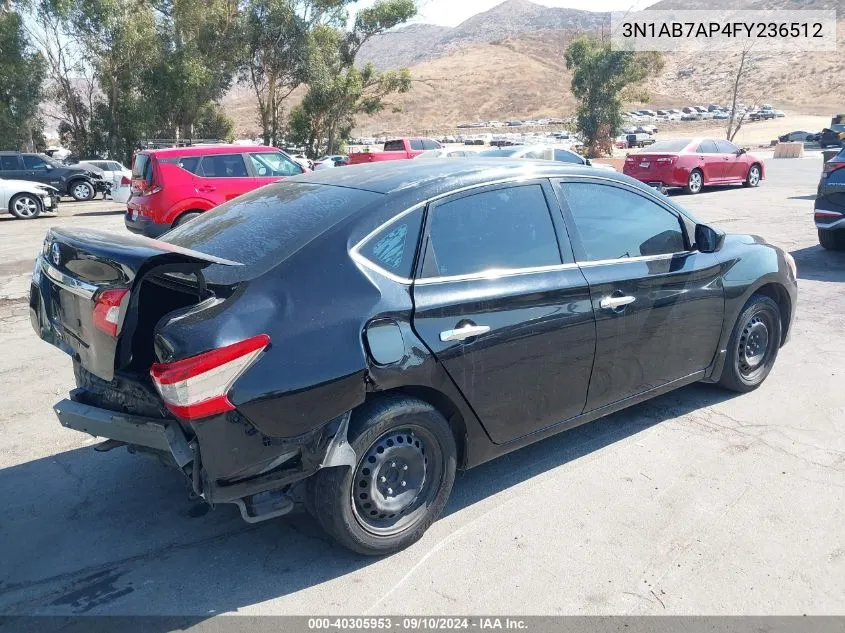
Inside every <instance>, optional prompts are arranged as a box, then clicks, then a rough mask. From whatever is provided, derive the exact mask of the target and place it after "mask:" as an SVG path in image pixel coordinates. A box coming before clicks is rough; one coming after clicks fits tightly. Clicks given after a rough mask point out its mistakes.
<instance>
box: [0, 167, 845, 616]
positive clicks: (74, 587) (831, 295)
mask: <svg viewBox="0 0 845 633" xmlns="http://www.w3.org/2000/svg"><path fill="white" fill-rule="evenodd" d="M820 168H821V159H820V158H818V156H813V157H809V158H807V159H803V160H800V159H796V160H782V161H774V160H772V161H769V174H768V179H767V180H766V181H765V182H764V183H763V184H762V186H761V187H760V188H759V189H751V190H750V189H742V188H722V189H719V190H712V191H707V192H705V193H702V194H701V195H699V196H695V197H684V198H678V200H679V201H680V202H681V203H682V204H685V205H686V206H688V207H689V208H690V209H692V210H693V211H694V212H695V213H696V214H697V215H698V216H699V217H700V218H702V219H703V220H705V221H708V222H711V223H714V224H716V225H718V226H721V227H723V228H724V229H725V230H728V231H731V232H751V233H756V234H759V235H762V236H764V237H765V238H767V239H768V240H770V241H771V242H773V243H775V244H777V245H779V246H781V247H783V248H785V249H787V250H788V251H790V252H791V253H792V254H793V255H794V256H795V259H796V261H797V263H798V271H799V277H800V281H799V284H800V289H799V295H800V300H799V301H800V303H799V307H798V314H797V318H796V322H795V324H794V329H793V334H792V340H791V342H790V343H789V345H787V346H786V347H785V348H783V350H782V351H781V355H780V357H779V359H778V363H777V365H776V367H775V369H774V371H773V373H772V374H771V376H770V377H769V379H768V380H767V382H766V383H765V384H764V385H763V386H762V387H761V388H760V389H758V390H757V391H755V392H753V393H750V394H746V395H742V396H736V395H733V394H728V393H725V392H723V391H721V390H719V389H717V388H715V387H712V386H704V385H692V386H690V387H686V388H683V389H681V390H679V391H676V392H674V393H671V394H668V395H666V396H663V397H660V398H658V399H656V400H653V401H651V402H649V403H645V404H642V405H638V406H636V407H633V408H631V409H629V410H626V411H623V412H621V413H618V414H616V415H613V416H611V417H609V418H606V419H603V420H600V421H597V422H594V423H592V424H589V425H586V426H584V427H580V428H578V429H575V430H573V431H570V432H568V433H564V434H562V435H558V436H556V437H554V438H551V439H549V440H546V441H544V442H541V443H539V444H536V445H534V446H531V447H528V448H526V449H523V450H520V451H518V452H516V453H513V454H511V455H509V456H506V457H504V458H501V459H499V460H496V461H494V462H491V463H488V464H486V465H483V466H481V467H478V468H477V469H474V470H472V471H469V472H467V473H465V474H463V475H461V476H459V478H458V481H457V483H456V485H455V489H454V492H453V496H452V499H451V501H450V503H449V505H448V508H447V511H446V513H445V516H444V517H443V518H442V519H441V520H440V521H438V522H437V523H435V525H434V526H433V527H432V528H431V529H430V530H429V532H428V533H427V534H426V536H425V537H424V538H423V539H422V540H421V541H420V542H419V543H418V544H416V545H414V546H413V547H411V548H410V549H408V550H406V551H404V552H401V553H400V554H397V555H395V556H393V557H390V558H386V559H381V560H373V559H369V558H361V557H358V556H354V555H352V554H350V553H347V552H346V551H345V550H342V549H340V548H339V547H337V546H335V545H333V544H332V543H330V542H329V541H328V540H327V539H326V538H325V537H324V535H323V534H322V533H321V532H320V530H319V529H318V528H317V526H316V525H315V524H314V523H313V522H312V521H311V520H310V519H309V518H308V517H307V516H306V515H304V514H301V513H300V514H296V515H292V516H290V517H287V518H285V519H282V520H275V521H271V522H268V523H263V524H258V525H247V524H246V523H243V522H242V521H241V519H240V517H239V514H238V512H237V510H236V508H235V507H234V506H228V505H224V506H220V507H218V508H216V509H214V510H211V511H209V510H208V509H207V508H206V507H205V506H203V505H201V504H198V503H197V502H196V501H191V500H189V499H188V497H187V494H186V489H185V486H184V485H183V483H182V481H181V480H180V478H179V477H178V475H176V474H175V473H173V472H171V471H168V470H167V469H165V468H164V467H163V466H160V465H158V464H157V463H154V462H151V461H147V460H144V459H142V458H138V457H133V456H131V455H129V454H127V453H126V452H125V451H124V450H122V449H120V450H115V451H112V452H110V453H106V454H97V453H94V452H93V450H92V449H91V446H92V445H93V444H95V443H96V440H93V439H91V438H88V437H86V436H84V435H82V434H80V433H76V432H74V431H69V430H66V429H63V428H61V427H60V426H59V424H58V422H57V421H56V419H55V416H54V415H53V412H52V411H51V405H52V404H53V403H54V402H55V401H56V400H58V399H60V398H61V397H64V395H65V394H66V392H67V391H68V389H69V388H70V387H71V386H72V373H71V366H70V362H69V360H68V359H67V357H65V356H64V355H63V354H62V353H61V352H59V351H58V350H56V349H54V348H52V347H50V346H49V345H47V344H45V343H43V342H41V341H39V340H38V339H37V338H36V336H35V335H34V334H33V332H32V330H31V327H30V325H29V320H28V316H27V309H26V304H25V302H24V296H25V292H26V284H27V278H28V274H29V270H30V268H31V265H32V258H33V256H34V254H35V252H36V251H37V250H38V248H39V245H40V242H41V239H42V237H43V234H44V231H45V230H46V228H47V227H48V226H50V225H51V224H61V225H64V226H98V227H104V228H108V229H114V230H117V231H120V230H123V228H122V219H121V218H120V216H119V215H117V214H118V213H119V212H120V208H119V207H118V206H117V205H114V204H112V203H108V202H101V201H98V202H95V203H86V204H74V203H66V204H64V205H62V207H61V212H60V216H59V217H58V218H47V217H45V218H44V219H39V220H35V221H30V222H22V221H12V220H8V221H6V220H0V252H2V253H3V254H4V257H3V262H2V263H0V380H2V383H3V385H4V387H5V389H4V392H5V402H6V406H5V407H4V408H3V410H2V412H0V428H2V430H3V433H2V437H0V503H2V507H3V508H4V515H3V517H2V519H0V561H2V574H0V614H6V615H8V614H33V613H36V614H79V613H85V614H193V615H194V616H196V617H197V618H199V619H205V618H210V617H213V616H215V615H217V614H221V613H226V612H241V613H248V614H328V613H345V614H363V613H370V614H383V613H389V614H410V613H414V614H449V613H461V614H632V615H633V614H803V613H806V614H845V528H843V526H844V525H845V390H843V389H842V380H843V374H845V344H844V343H845V316H843V314H845V292H843V287H845V286H843V284H845V253H829V252H825V251H822V250H821V248H820V247H819V246H818V243H817V240H816V234H815V229H814V227H813V225H812V206H813V194H814V192H815V188H816V184H817V182H818V176H819V172H820Z"/></svg>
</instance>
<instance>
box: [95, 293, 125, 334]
mask: <svg viewBox="0 0 845 633" xmlns="http://www.w3.org/2000/svg"><path fill="white" fill-rule="evenodd" d="M127 296H129V290H128V289H126V288H115V289H112V290H103V291H102V292H100V293H99V294H98V295H97V296H96V298H95V299H94V327H96V328H97V329H98V330H101V331H102V332H105V333H106V334H108V335H109V336H117V326H118V324H119V322H120V304H121V303H122V302H123V300H124V299H125V298H126V297H127Z"/></svg>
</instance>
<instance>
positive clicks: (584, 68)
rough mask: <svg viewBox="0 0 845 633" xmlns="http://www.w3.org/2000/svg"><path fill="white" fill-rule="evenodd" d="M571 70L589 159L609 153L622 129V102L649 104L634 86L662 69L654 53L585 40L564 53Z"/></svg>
mask: <svg viewBox="0 0 845 633" xmlns="http://www.w3.org/2000/svg"><path fill="white" fill-rule="evenodd" d="M565 59H566V67H567V68H568V69H570V70H573V71H574V72H573V74H572V93H573V94H574V95H575V97H576V98H577V99H578V101H579V102H580V103H579V106H578V115H577V121H578V129H579V131H580V132H581V134H582V135H583V137H584V145H585V147H586V152H587V155H588V156H599V155H602V154H606V153H609V152H610V151H612V137H613V135H614V134H615V133H616V131H617V130H618V129H619V128H620V127H621V126H622V113H621V111H622V101H623V100H636V101H648V94H647V93H646V92H645V91H644V90H642V89H641V88H639V87H638V86H637V84H639V83H640V82H641V81H643V80H644V79H645V78H646V77H648V76H650V75H652V74H655V73H657V72H659V71H660V69H661V68H662V67H663V57H662V56H661V55H660V53H656V52H647V53H644V52H632V51H615V50H611V47H610V44H609V43H606V42H602V41H599V40H596V39H592V38H588V37H585V36H582V37H579V38H577V39H575V40H573V41H572V42H571V43H570V44H569V46H568V47H567V49H566V54H565Z"/></svg>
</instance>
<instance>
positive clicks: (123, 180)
mask: <svg viewBox="0 0 845 633" xmlns="http://www.w3.org/2000/svg"><path fill="white" fill-rule="evenodd" d="M131 184H132V180H131V179H130V178H127V177H126V176H123V178H121V179H120V186H121V187H128V186H129V185H131Z"/></svg>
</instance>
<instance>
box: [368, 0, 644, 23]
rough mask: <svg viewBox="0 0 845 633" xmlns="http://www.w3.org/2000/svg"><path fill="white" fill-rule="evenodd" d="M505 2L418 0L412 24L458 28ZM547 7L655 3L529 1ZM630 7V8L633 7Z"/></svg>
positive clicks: (614, 7)
mask: <svg viewBox="0 0 845 633" xmlns="http://www.w3.org/2000/svg"><path fill="white" fill-rule="evenodd" d="M503 1H504V0H419V4H420V13H419V15H418V16H417V18H416V19H415V20H414V22H424V23H426V24H439V25H442V26H457V25H458V24H460V23H461V22H463V21H464V20H466V19H467V18H469V17H471V16H473V15H475V14H476V13H481V12H482V11H487V10H488V9H492V8H493V7H495V6H496V5H497V4H501V3H502V2H503ZM531 1H532V2H534V3H535V4H542V5H545V6H547V7H568V8H570V9H584V10H588V11H627V10H629V9H631V8H634V9H642V8H645V7H646V6H648V5H650V4H654V2H655V1H656V0H589V1H587V0H531ZM373 2H375V0H359V2H358V3H357V6H358V7H366V6H370V5H371V4H373ZM632 5H633V6H632Z"/></svg>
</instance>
